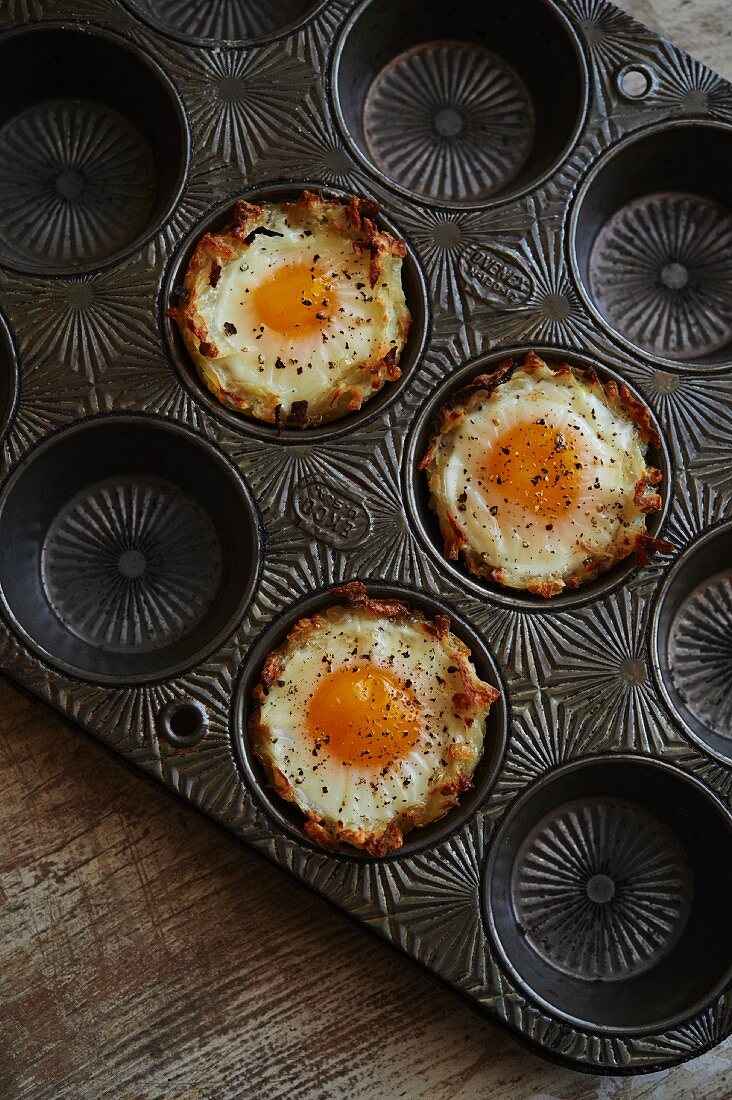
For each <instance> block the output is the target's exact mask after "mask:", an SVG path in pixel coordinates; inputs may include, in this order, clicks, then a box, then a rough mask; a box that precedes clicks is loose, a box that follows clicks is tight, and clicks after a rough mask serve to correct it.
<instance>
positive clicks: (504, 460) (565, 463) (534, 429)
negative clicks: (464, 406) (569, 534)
mask: <svg viewBox="0 0 732 1100" xmlns="http://www.w3.org/2000/svg"><path fill="white" fill-rule="evenodd" d="M582 466H583V461H582V457H581V451H580V450H579V449H578V447H577V440H576V436H575V435H574V433H571V432H568V431H567V430H566V429H563V430H562V431H559V430H558V429H557V428H553V427H552V426H551V425H550V424H546V423H537V422H536V421H533V422H527V423H523V424H517V425H515V427H513V428H510V429H509V430H508V431H506V432H504V433H503V435H501V437H500V438H499V439H498V440H497V441H496V443H495V445H494V446H493V447H492V448H491V450H490V451H488V452H487V453H486V454H485V455H484V456H483V461H482V467H481V476H482V479H483V481H484V482H487V483H489V484H490V485H491V486H495V492H496V494H498V493H500V495H501V496H502V497H503V499H504V500H506V501H507V502H508V503H509V504H512V505H515V506H517V507H518V508H521V509H522V510H524V511H526V512H532V513H534V514H535V515H539V516H541V517H542V518H544V519H549V520H553V519H558V518H559V517H560V516H562V515H563V514H564V513H565V512H567V510H568V509H569V508H571V507H572V505H573V504H574V503H575V502H576V500H577V497H578V496H579V493H580V490H581V487H582V480H583V479H582Z"/></svg>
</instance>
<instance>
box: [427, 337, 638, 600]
mask: <svg viewBox="0 0 732 1100" xmlns="http://www.w3.org/2000/svg"><path fill="white" fill-rule="evenodd" d="M535 363H536V364H539V365H534V366H533V367H532V368H531V369H528V370H527V369H522V368H519V369H516V370H515V371H514V372H513V374H512V375H511V376H510V377H509V379H508V380H507V381H505V382H503V383H501V384H500V385H497V386H496V387H495V389H493V391H492V392H490V393H487V392H486V391H485V390H482V389H478V390H476V391H475V392H474V393H472V394H471V395H470V396H469V397H468V398H467V400H466V401H465V402H464V404H462V405H461V407H460V408H459V409H456V410H454V413H453V416H452V422H451V423H450V424H449V426H448V428H447V430H446V431H444V432H443V433H441V434H438V437H437V438H436V439H435V441H434V448H433V452H432V455H431V459H430V461H429V463H428V466H427V469H428V478H429V485H430V490H431V494H432V501H431V503H432V506H433V508H434V510H435V511H436V513H437V515H438V517H439V519H440V525H441V527H442V529H443V534H445V533H447V534H448V537H450V536H451V535H452V534H455V533H457V532H458V531H459V537H460V538H461V539H462V540H463V547H462V553H463V555H464V557H465V559H466V562H467V564H468V565H469V568H470V569H471V570H472V571H473V572H475V573H478V574H481V575H485V576H488V577H491V578H492V579H494V580H499V581H500V583H502V584H503V585H506V586H508V587H512V588H517V589H533V590H536V591H541V592H542V594H543V595H551V594H554V593H555V592H557V591H560V590H561V589H562V588H563V587H564V586H565V584H566V583H567V582H570V583H575V584H576V583H581V581H582V579H583V578H584V577H585V576H590V575H592V574H593V572H595V571H596V569H597V568H598V567H600V568H603V569H604V568H608V567H609V566H610V565H611V564H612V563H613V562H614V561H617V560H619V559H620V558H622V557H625V556H627V555H628V554H629V553H631V552H632V551H633V549H634V548H635V546H636V543H637V541H638V537H639V535H642V533H643V532H645V530H646V511H647V510H648V509H647V508H641V507H640V506H639V503H638V502H637V500H636V497H635V494H636V486H637V485H638V484H639V483H641V479H643V478H644V477H646V476H647V475H648V474H649V467H648V465H647V461H646V453H647V449H648V442H647V439H645V438H643V434H642V432H641V430H640V429H639V427H638V425H637V423H636V422H635V421H634V420H633V418H632V417H631V416H630V415H629V414H627V413H626V412H624V411H623V410H622V409H621V408H619V406H618V403H617V402H616V401H609V400H608V398H607V396H606V394H605V391H604V390H603V387H602V385H600V384H599V383H597V382H595V383H590V382H588V381H587V380H585V378H584V377H581V376H579V375H578V374H576V373H574V372H573V371H569V370H564V371H555V370H552V369H551V368H550V367H549V366H548V365H547V364H545V363H542V362H541V361H540V360H538V357H536V360H535ZM539 420H544V421H545V423H546V424H547V425H549V426H551V428H552V429H555V430H556V431H557V432H558V433H562V434H564V435H565V436H566V437H568V438H569V439H571V440H572V442H573V445H574V446H575V447H576V449H577V451H578V456H577V457H578V458H579V459H580V460H581V464H582V470H581V471H580V473H579V486H578V491H577V493H576V496H575V499H574V501H573V503H572V505H571V506H570V507H568V508H567V509H566V511H564V512H563V513H562V514H561V515H559V516H557V515H556V514H551V512H552V510H551V509H550V508H548V509H547V510H546V511H545V512H544V513H543V512H542V505H541V500H540V494H539V491H537V497H536V500H535V501H532V505H531V507H529V508H526V507H523V505H522V502H516V501H515V500H511V499H510V494H508V495H509V500H508V503H507V502H506V497H505V496H504V494H503V493H502V492H501V487H500V486H499V485H497V484H495V482H493V483H491V482H490V481H488V480H486V479H485V478H481V477H480V463H481V461H482V460H483V458H484V456H485V454H486V452H488V451H490V450H491V449H492V448H493V447H495V446H497V445H499V444H500V440H501V439H502V438H504V437H505V436H506V434H507V433H508V432H510V430H511V429H512V428H514V427H515V426H517V425H522V424H526V423H527V422H535V421H539ZM527 460H529V461H530V456H527ZM479 480H480V484H479ZM540 488H541V487H539V489H540ZM448 513H449V514H450V518H449V519H448ZM496 571H497V572H498V574H499V575H496Z"/></svg>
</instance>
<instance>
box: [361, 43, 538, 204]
mask: <svg viewBox="0 0 732 1100" xmlns="http://www.w3.org/2000/svg"><path fill="white" fill-rule="evenodd" d="M364 133H365V136H366V141H367V144H368V146H369V149H370V151H371V155H372V157H373V159H374V161H375V162H376V164H377V165H378V166H379V167H380V168H381V169H382V171H384V173H385V174H386V175H387V176H389V177H390V178H391V179H392V180H394V181H395V182H396V183H398V184H400V185H401V186H402V187H406V188H408V189H409V190H411V191H416V192H417V193H418V194H420V195H425V196H427V197H429V198H434V199H448V200H451V201H458V202H462V201H466V200H473V199H480V198H485V197H486V196H487V195H491V194H494V193H495V192H496V191H500V190H502V189H503V188H505V187H507V186H508V185H509V184H510V183H511V181H512V180H513V179H514V178H515V176H516V175H517V174H518V172H519V171H520V169H521V167H522V165H523V164H524V162H525V160H526V158H527V156H528V154H529V151H530V149H531V145H532V142H533V137H534V118H533V108H532V105H531V100H530V98H529V94H528V92H527V90H526V88H525V86H524V84H523V81H522V80H521V78H520V77H519V75H518V74H517V73H516V72H514V70H513V69H512V68H511V67H510V66H509V65H508V64H507V63H506V62H505V61H502V60H501V59H500V58H499V57H496V55H495V54H492V53H490V51H488V50H485V49H483V48H482V47H479V46H475V45H472V44H470V43H463V42H428V43H425V44H423V45H420V46H416V47H414V48H413V49H411V50H407V51H406V52H405V53H402V54H400V55H399V56H398V57H396V58H394V60H393V61H391V62H390V63H389V64H388V65H387V66H386V67H385V68H384V69H382V71H381V72H380V73H379V74H378V75H377V77H376V79H375V80H374V82H373V84H372V85H371V88H370V90H369V93H368V96H367V98H366V103H365V107H364Z"/></svg>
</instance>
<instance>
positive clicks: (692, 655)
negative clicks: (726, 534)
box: [668, 570, 732, 737]
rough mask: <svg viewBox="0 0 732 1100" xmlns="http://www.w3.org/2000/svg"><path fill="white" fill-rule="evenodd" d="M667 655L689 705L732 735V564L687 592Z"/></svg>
mask: <svg viewBox="0 0 732 1100" xmlns="http://www.w3.org/2000/svg"><path fill="white" fill-rule="evenodd" d="M668 656H669V666H670V670H671V677H672V680H673V683H674V687H675V688H676V691H677V692H678V693H679V695H680V696H681V698H682V699H683V700H684V702H685V704H686V706H687V708H688V709H689V710H690V711H691V713H692V714H693V715H694V716H695V717H696V718H698V719H699V721H700V722H703V723H704V724H705V725H707V726H709V727H710V728H711V729H712V730H714V732H715V733H720V734H722V735H723V736H726V737H732V570H726V571H725V572H724V573H718V574H717V575H716V576H713V577H710V578H709V579H708V580H707V581H705V582H704V583H703V584H701V585H699V586H698V587H697V588H695V589H694V590H693V591H692V592H690V593H689V595H688V596H687V597H686V599H685V600H684V602H683V603H682V605H681V607H680V608H679V610H678V612H677V614H676V617H675V619H674V622H673V626H672V627H671V632H670V635H669V643H668Z"/></svg>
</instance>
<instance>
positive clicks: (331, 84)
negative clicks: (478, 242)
mask: <svg viewBox="0 0 732 1100" xmlns="http://www.w3.org/2000/svg"><path fill="white" fill-rule="evenodd" d="M374 2H377V0H357V2H356V3H355V6H354V7H353V9H352V11H350V13H349V15H348V18H347V19H346V20H345V21H344V22H343V23H342V24H341V26H340V28H339V30H338V34H337V36H336V38H335V42H334V45H333V46H332V50H331V56H330V59H329V62H328V65H327V70H326V80H325V83H326V90H327V94H328V97H329V99H330V102H331V104H332V107H333V115H334V118H335V121H336V124H337V126H338V130H339V132H340V134H341V136H342V137H343V139H344V140H345V142H346V145H347V146H348V148H349V149H350V151H351V152H352V154H353V155H354V156H355V157H356V158H357V160H358V162H359V163H360V164H361V167H362V168H363V169H364V171H365V172H366V173H367V175H368V176H369V177H370V178H371V179H372V180H374V181H376V183H378V184H379V185H380V186H381V187H384V188H385V190H386V191H387V192H391V193H393V194H395V195H396V196H398V197H399V198H400V199H401V200H402V201H404V200H407V201H412V202H417V203H422V204H423V205H424V206H426V207H427V208H428V209H429V208H431V209H436V210H443V211H446V212H450V213H459V212H463V213H467V212H469V211H474V212H478V211H488V210H493V209H497V208H500V207H501V206H507V205H509V204H511V203H514V202H517V201H519V200H520V199H523V198H524V197H525V196H527V195H529V194H531V193H533V192H535V191H537V190H538V189H539V188H541V187H543V186H544V185H545V184H546V183H547V182H548V181H549V180H550V179H551V178H552V176H554V175H555V174H556V173H557V172H558V171H559V170H560V169H561V167H562V166H563V164H564V163H565V162H566V160H567V158H568V156H569V152H570V150H572V149H574V148H575V146H576V144H577V141H578V140H579V137H580V135H581V134H582V132H583V129H584V127H585V124H586V122H587V118H588V114H589V104H588V90H589V86H590V72H589V67H588V63H587V57H586V54H585V49H584V42H583V40H582V38H581V36H580V34H579V33H578V31H577V29H576V28H575V26H574V25H573V24H572V23H571V21H570V20H569V18H568V17H567V15H565V13H564V11H563V10H562V6H561V4H560V3H557V2H556V0H539V3H541V4H542V5H543V6H544V7H545V8H546V9H547V10H548V11H549V12H550V14H551V15H552V16H553V17H554V19H555V20H556V22H557V23H558V25H559V26H560V27H561V29H562V31H563V32H564V33H565V34H566V37H567V39H568V40H569V41H570V43H571V45H572V49H573V52H574V56H575V60H576V61H577V69H578V76H579V81H580V89H579V111H578V114H577V118H576V119H575V122H574V125H573V127H572V131H571V133H570V135H569V137H568V139H567V141H566V142H565V144H564V146H563V148H562V151H561V153H560V154H559V156H558V157H557V158H556V159H555V160H554V161H553V162H552V164H550V166H549V167H548V168H547V169H546V170H545V171H544V172H542V173H541V174H540V175H539V176H537V177H535V178H533V179H531V180H530V181H529V182H528V183H527V184H526V185H523V186H522V187H520V188H517V189H516V190H515V191H514V190H509V191H508V192H507V193H505V194H504V193H502V192H501V191H499V192H497V194H496V195H489V196H487V197H485V198H480V199H474V200H470V201H465V202H460V201H458V200H455V201H450V200H446V199H433V198H430V197H427V196H425V195H420V194H419V193H418V192H415V191H411V190H410V189H409V188H407V187H404V186H402V185H401V184H398V183H397V182H395V181H394V180H392V179H391V178H390V177H389V176H388V175H386V173H384V172H383V170H381V169H380V168H378V166H377V165H376V164H375V163H374V162H373V161H371V160H370V159H369V157H367V156H366V154H365V153H364V152H363V151H362V149H361V147H360V145H359V143H358V142H357V141H356V139H355V138H354V137H353V135H352V134H351V131H350V128H349V126H348V123H347V121H346V119H345V116H344V113H343V110H342V107H341V103H340V95H339V92H338V75H339V70H340V64H341V55H342V53H343V48H344V46H345V42H346V39H347V37H348V36H349V35H350V34H351V33H353V30H354V27H355V25H356V22H357V20H358V18H359V17H360V16H361V15H362V14H363V13H364V12H365V11H366V9H367V7H368V6H369V5H370V4H372V3H374ZM392 60H393V59H392ZM519 76H521V74H520V73H519Z"/></svg>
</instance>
